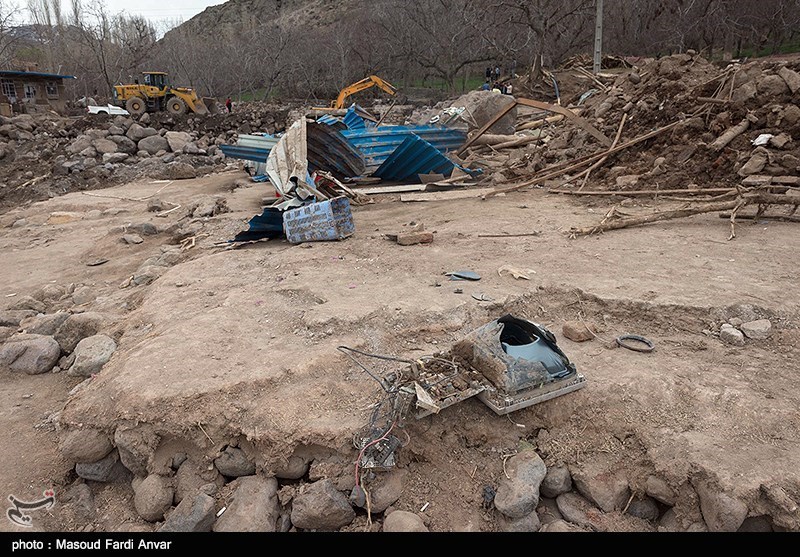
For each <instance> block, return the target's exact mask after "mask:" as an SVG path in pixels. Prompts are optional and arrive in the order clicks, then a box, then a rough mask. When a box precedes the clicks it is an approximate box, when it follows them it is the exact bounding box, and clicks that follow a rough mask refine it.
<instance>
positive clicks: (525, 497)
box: [494, 449, 547, 518]
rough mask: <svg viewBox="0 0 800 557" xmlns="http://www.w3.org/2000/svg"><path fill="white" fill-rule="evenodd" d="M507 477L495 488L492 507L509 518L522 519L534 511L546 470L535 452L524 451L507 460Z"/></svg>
mask: <svg viewBox="0 0 800 557" xmlns="http://www.w3.org/2000/svg"><path fill="white" fill-rule="evenodd" d="M506 472H507V474H508V477H504V478H503V479H502V481H501V483H500V485H499V487H498V488H497V494H496V495H495V497H494V506H495V507H496V508H497V510H498V511H500V512H501V513H503V514H504V515H506V516H507V517H509V518H522V517H524V516H527V515H529V514H530V513H532V512H534V511H535V510H536V505H537V504H538V503H539V486H540V485H541V483H542V480H544V477H545V475H546V474H547V468H546V467H545V464H544V461H542V459H541V457H540V456H539V455H538V454H536V451H534V450H531V449H528V450H524V451H522V452H520V453H518V454H516V455H514V456H513V457H511V458H510V459H509V460H508V465H507V470H506Z"/></svg>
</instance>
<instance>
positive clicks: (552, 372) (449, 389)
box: [406, 315, 586, 418]
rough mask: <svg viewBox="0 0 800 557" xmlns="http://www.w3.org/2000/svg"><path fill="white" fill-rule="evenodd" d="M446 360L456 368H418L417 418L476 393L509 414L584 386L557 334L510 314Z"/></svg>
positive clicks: (470, 338) (472, 337)
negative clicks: (557, 339) (558, 341)
mask: <svg viewBox="0 0 800 557" xmlns="http://www.w3.org/2000/svg"><path fill="white" fill-rule="evenodd" d="M436 360H439V359H438V358H437V359H436ZM448 360H449V361H450V362H452V364H451V365H452V366H453V367H452V368H451V367H450V366H433V365H430V363H428V365H425V366H424V367H422V368H421V369H420V370H419V372H418V374H417V377H416V378H415V381H414V386H413V388H414V395H416V407H417V418H421V417H424V416H427V415H429V414H435V413H438V412H439V411H441V410H442V409H444V408H446V407H448V406H452V405H453V404H455V403H457V402H461V401H462V400H465V399H467V398H470V397H472V396H475V395H477V396H478V398H479V399H480V400H481V401H482V402H483V403H484V404H486V405H487V406H488V407H489V408H491V409H492V410H493V411H494V412H495V413H497V414H500V415H505V414H508V413H510V412H514V411H516V410H520V409H522V408H527V407H529V406H533V405H534V404H538V403H540V402H544V401H546V400H550V399H552V398H556V397H558V396H561V395H564V394H566V393H570V392H572V391H576V390H578V389H580V388H582V387H585V386H586V379H585V378H584V376H583V375H581V374H579V373H578V372H577V371H576V370H575V365H574V364H572V363H571V362H570V361H569V358H567V356H566V355H565V354H564V353H563V352H562V351H561V349H560V348H559V347H558V345H557V343H556V338H555V336H554V335H553V333H551V332H550V331H548V330H547V329H546V328H545V327H543V326H541V325H538V324H536V323H533V322H531V321H526V320H524V319H519V318H516V317H514V316H512V315H505V316H503V317H500V318H499V319H495V320H494V321H491V322H490V323H487V324H486V325H483V326H482V327H480V328H478V329H476V330H474V331H472V332H471V333H469V334H468V335H467V336H466V337H465V338H464V339H462V340H461V341H459V342H457V343H456V344H454V345H453V347H452V349H451V350H450V353H449V354H448V355H447V357H446V360H444V359H442V360H439V361H448ZM437 368H438V369H437ZM406 388H408V387H406Z"/></svg>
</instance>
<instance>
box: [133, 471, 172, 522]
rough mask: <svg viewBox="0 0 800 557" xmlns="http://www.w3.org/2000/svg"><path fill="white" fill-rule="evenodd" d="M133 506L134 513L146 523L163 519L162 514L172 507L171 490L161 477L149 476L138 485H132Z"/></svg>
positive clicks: (166, 481) (165, 480)
mask: <svg viewBox="0 0 800 557" xmlns="http://www.w3.org/2000/svg"><path fill="white" fill-rule="evenodd" d="M133 491H134V497H133V504H134V506H135V507H136V512H137V513H139V516H141V517H142V518H143V519H145V520H147V521H148V522H156V521H158V520H161V519H162V518H164V513H165V512H166V511H167V509H169V508H170V507H171V506H172V497H173V489H172V486H171V485H170V483H169V481H168V480H167V479H166V478H164V477H163V476H158V475H156V474H150V475H149V476H147V477H146V478H145V479H144V480H142V481H141V482H139V483H138V484H134V490H133Z"/></svg>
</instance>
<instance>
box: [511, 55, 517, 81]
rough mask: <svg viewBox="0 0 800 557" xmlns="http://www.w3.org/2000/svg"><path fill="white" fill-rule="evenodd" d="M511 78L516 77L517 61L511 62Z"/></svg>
mask: <svg viewBox="0 0 800 557" xmlns="http://www.w3.org/2000/svg"><path fill="white" fill-rule="evenodd" d="M511 77H517V60H516V59H514V60H512V61H511Z"/></svg>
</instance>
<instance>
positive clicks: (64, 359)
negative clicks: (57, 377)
mask: <svg viewBox="0 0 800 557" xmlns="http://www.w3.org/2000/svg"><path fill="white" fill-rule="evenodd" d="M74 362H75V352H73V353H72V354H67V355H65V356H61V357H60V358H59V359H58V367H60V368H61V369H62V370H64V369H69V368H71V367H72V364H73V363H74ZM70 394H72V393H70Z"/></svg>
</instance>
